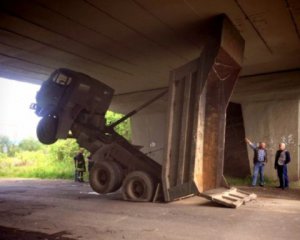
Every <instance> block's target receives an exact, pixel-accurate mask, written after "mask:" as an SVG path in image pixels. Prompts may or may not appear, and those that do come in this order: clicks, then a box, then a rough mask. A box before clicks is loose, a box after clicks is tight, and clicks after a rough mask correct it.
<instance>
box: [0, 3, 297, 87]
mask: <svg viewBox="0 0 300 240" xmlns="http://www.w3.org/2000/svg"><path fill="white" fill-rule="evenodd" d="M0 8H1V9H0V76H2V77H8V78H12V79H19V80H23V81H33V82H39V81H42V80H45V79H46V78H47V77H48V75H49V73H50V72H51V71H53V70H54V69H56V68H59V67H66V68H70V69H73V70H76V71H81V72H84V73H86V74H89V75H90V76H92V77H94V78H96V79H99V80H101V81H103V82H106V83H107V84H109V85H110V86H112V87H113V88H115V89H116V91H117V93H126V92H132V91H139V90H146V89H155V88H161V87H165V86H167V83H168V78H169V71H170V70H171V69H174V68H176V67H179V66H180V65H183V64H185V63H186V62H188V61H190V60H193V59H195V58H197V57H198V56H199V54H200V52H201V48H202V44H201V33H200V31H199V26H200V25H201V24H202V23H203V22H204V21H205V20H207V19H208V18H210V17H212V16H215V15H217V14H220V13H226V14H227V15H228V16H229V18H230V19H231V20H232V21H233V23H234V24H235V25H236V27H237V28H238V29H239V31H240V32H241V34H242V36H243V37H244V38H245V40H246V49H245V58H244V64H243V70H242V76H246V75H256V74H261V73H269V72H276V71H282V70H291V69H299V68H300V1H299V0H227V1H224V0H210V1H207V0H106V1H105V0H63V1H62V0H1V1H0Z"/></svg>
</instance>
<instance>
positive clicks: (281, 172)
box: [274, 143, 291, 190]
mask: <svg viewBox="0 0 300 240" xmlns="http://www.w3.org/2000/svg"><path fill="white" fill-rule="evenodd" d="M290 161H291V155H290V153H289V152H288V151H287V150H286V145H285V143H280V144H279V150H278V151H277V152H276V155H275V166H274V167H275V169H276V170H277V174H278V178H279V182H280V186H279V187H278V188H282V189H283V190H284V189H285V188H288V187H289V178H288V172H287V164H288V163H289V162H290Z"/></svg>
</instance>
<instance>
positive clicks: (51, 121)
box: [36, 115, 58, 144]
mask: <svg viewBox="0 0 300 240" xmlns="http://www.w3.org/2000/svg"><path fill="white" fill-rule="evenodd" d="M57 126H58V119H57V118H56V117H54V116H51V115H47V116H44V117H43V118H42V119H41V120H40V121H39V123H38V126H37V129H36V135H37V137H38V139H39V141H40V142H41V143H43V144H52V143H55V142H56V141H57V138H56V131H57Z"/></svg>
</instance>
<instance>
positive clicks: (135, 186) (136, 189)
mask: <svg viewBox="0 0 300 240" xmlns="http://www.w3.org/2000/svg"><path fill="white" fill-rule="evenodd" d="M132 192H133V194H134V195H135V196H136V197H137V198H141V197H142V196H143V195H144V194H145V185H144V184H143V183H142V182H141V181H138V180H136V181H134V182H133V183H132Z"/></svg>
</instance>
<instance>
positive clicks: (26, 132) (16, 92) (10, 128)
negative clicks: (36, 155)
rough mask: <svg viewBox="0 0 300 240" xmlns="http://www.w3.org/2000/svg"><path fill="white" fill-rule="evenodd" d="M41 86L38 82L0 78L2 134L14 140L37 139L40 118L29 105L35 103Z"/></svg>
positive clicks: (0, 124)
mask: <svg viewBox="0 0 300 240" xmlns="http://www.w3.org/2000/svg"><path fill="white" fill-rule="evenodd" d="M39 88H40V86H39V85H36V84H31V83H26V82H20V81H14V80H10V79H5V78H0V135H4V136H8V137H9V138H10V139H11V140H12V141H14V142H18V141H20V140H22V139H24V138H30V137H32V138H35V139H36V126H37V124H38V121H39V118H38V117H37V116H36V115H35V113H34V111H33V110H31V109H30V108H29V106H30V104H31V103H35V95H36V92H37V91H38V90H39Z"/></svg>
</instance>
